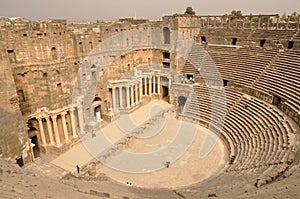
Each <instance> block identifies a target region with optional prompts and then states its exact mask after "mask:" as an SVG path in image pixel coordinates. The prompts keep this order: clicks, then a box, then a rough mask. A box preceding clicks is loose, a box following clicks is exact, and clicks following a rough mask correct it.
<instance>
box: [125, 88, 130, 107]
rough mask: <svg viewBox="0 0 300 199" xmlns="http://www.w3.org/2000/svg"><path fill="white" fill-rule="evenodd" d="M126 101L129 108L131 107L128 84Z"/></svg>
mask: <svg viewBox="0 0 300 199" xmlns="http://www.w3.org/2000/svg"><path fill="white" fill-rule="evenodd" d="M126 103H127V109H130V98H129V86H126Z"/></svg>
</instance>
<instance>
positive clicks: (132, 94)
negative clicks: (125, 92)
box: [130, 85, 135, 106]
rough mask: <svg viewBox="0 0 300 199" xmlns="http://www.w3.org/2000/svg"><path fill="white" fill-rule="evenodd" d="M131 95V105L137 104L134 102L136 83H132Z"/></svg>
mask: <svg viewBox="0 0 300 199" xmlns="http://www.w3.org/2000/svg"><path fill="white" fill-rule="evenodd" d="M130 97H131V106H135V104H134V85H131V92H130Z"/></svg>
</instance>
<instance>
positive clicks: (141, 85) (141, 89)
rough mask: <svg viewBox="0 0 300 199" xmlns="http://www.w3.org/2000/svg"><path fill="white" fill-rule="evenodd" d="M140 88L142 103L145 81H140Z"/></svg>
mask: <svg viewBox="0 0 300 199" xmlns="http://www.w3.org/2000/svg"><path fill="white" fill-rule="evenodd" d="M139 90H140V103H141V102H142V95H143V82H142V81H140V86H139Z"/></svg>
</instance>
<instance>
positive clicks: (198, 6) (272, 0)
mask: <svg viewBox="0 0 300 199" xmlns="http://www.w3.org/2000/svg"><path fill="white" fill-rule="evenodd" d="M187 6H192V7H193V8H194V10H195V11H196V14H198V15H203V14H210V15H213V14H226V13H230V11H231V10H234V9H235V10H241V11H242V13H243V14H249V13H252V14H260V13H265V14H267V13H268V14H276V13H278V14H282V13H287V14H290V13H291V12H292V11H296V12H298V13H299V12H300V0H280V1H279V0H0V16H7V17H13V16H21V17H25V18H28V19H55V18H59V19H61V18H63V19H67V20H69V21H71V20H76V21H81V20H97V19H99V20H115V19H118V18H124V17H134V16H135V15H136V17H137V18H151V19H158V18H161V17H162V16H163V15H170V14H172V13H183V12H184V11H185V8H186V7H187Z"/></svg>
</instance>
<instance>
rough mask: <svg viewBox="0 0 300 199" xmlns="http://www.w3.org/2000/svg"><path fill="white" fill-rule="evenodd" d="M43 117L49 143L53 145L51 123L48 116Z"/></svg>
mask: <svg viewBox="0 0 300 199" xmlns="http://www.w3.org/2000/svg"><path fill="white" fill-rule="evenodd" d="M45 119H46V122H47V128H48V134H49V139H50V144H51V145H54V139H53V131H52V126H51V123H50V117H49V116H48V117H47V118H45Z"/></svg>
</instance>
